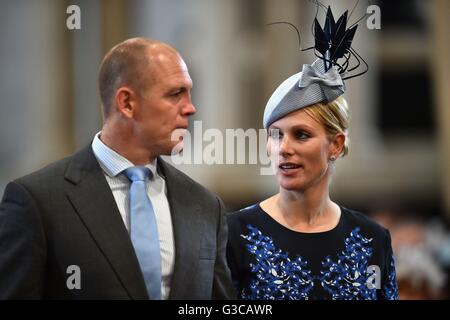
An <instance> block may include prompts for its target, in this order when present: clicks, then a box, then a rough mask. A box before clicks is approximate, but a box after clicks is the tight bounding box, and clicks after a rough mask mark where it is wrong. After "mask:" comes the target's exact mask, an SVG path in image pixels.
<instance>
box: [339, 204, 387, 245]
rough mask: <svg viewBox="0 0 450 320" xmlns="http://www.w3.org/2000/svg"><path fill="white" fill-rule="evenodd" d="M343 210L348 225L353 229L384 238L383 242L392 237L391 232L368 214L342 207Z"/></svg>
mask: <svg viewBox="0 0 450 320" xmlns="http://www.w3.org/2000/svg"><path fill="white" fill-rule="evenodd" d="M341 210H342V214H343V215H344V216H345V219H346V221H347V223H348V224H350V225H351V226H352V227H353V228H358V229H359V230H361V231H362V232H364V233H367V234H371V235H372V236H375V237H377V238H382V239H383V240H385V239H386V237H390V235H389V231H388V230H387V229H386V228H384V227H383V226H382V225H380V224H379V223H378V222H376V221H374V220H373V219H372V218H370V217H369V216H367V214H365V213H362V212H360V211H356V210H353V209H348V208H346V207H343V206H341Z"/></svg>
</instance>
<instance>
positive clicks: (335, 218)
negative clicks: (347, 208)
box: [261, 188, 340, 232]
mask: <svg viewBox="0 0 450 320" xmlns="http://www.w3.org/2000/svg"><path fill="white" fill-rule="evenodd" d="M261 207H262V208H263V209H264V210H265V211H266V212H267V213H269V215H271V216H272V218H274V219H275V220H276V221H277V222H279V223H281V224H282V225H284V226H286V227H288V228H290V229H292V230H295V231H301V232H322V231H328V230H331V229H333V228H334V227H335V226H336V225H337V224H338V222H339V219H340V208H339V206H338V205H337V204H335V203H334V202H332V201H331V199H330V197H329V193H328V188H325V189H322V188H310V189H308V190H306V191H302V192H300V191H291V190H285V189H282V188H281V189H280V192H279V193H278V194H277V195H275V196H273V197H272V198H269V199H267V200H266V201H263V202H262V203H261Z"/></svg>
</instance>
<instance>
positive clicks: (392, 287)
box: [383, 254, 398, 300]
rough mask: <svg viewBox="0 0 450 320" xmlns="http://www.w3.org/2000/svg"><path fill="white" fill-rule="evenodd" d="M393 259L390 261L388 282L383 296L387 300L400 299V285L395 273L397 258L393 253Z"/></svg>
mask: <svg viewBox="0 0 450 320" xmlns="http://www.w3.org/2000/svg"><path fill="white" fill-rule="evenodd" d="M390 257H391V259H390V260H391V261H390V263H389V274H388V279H387V284H386V285H385V286H384V288H383V296H384V299H386V300H398V287H397V279H396V275H395V259H394V256H393V255H392V254H391V255H390Z"/></svg>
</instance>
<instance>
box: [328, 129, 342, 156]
mask: <svg viewBox="0 0 450 320" xmlns="http://www.w3.org/2000/svg"><path fill="white" fill-rule="evenodd" d="M345 139H346V137H345V134H343V133H341V132H340V133H337V134H336V135H335V136H334V137H333V138H332V140H331V143H330V156H335V157H336V158H338V157H339V156H340V155H341V154H342V153H343V152H344V146H345Z"/></svg>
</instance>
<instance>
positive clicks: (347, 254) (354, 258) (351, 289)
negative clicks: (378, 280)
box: [320, 228, 377, 300]
mask: <svg viewBox="0 0 450 320" xmlns="http://www.w3.org/2000/svg"><path fill="white" fill-rule="evenodd" d="M359 231H360V229H359V228H355V229H354V230H353V231H352V232H351V233H350V237H349V238H347V239H345V249H344V250H343V251H342V252H341V254H339V255H338V260H337V262H334V261H332V260H331V258H330V256H328V257H326V258H325V261H323V262H322V267H323V268H324V270H322V271H320V274H321V276H320V282H321V284H322V287H324V288H325V290H326V291H327V292H328V293H329V294H330V295H331V299H333V300H350V299H357V300H359V299H364V300H372V299H376V298H377V292H376V288H375V286H372V287H370V286H368V285H367V284H368V283H369V280H370V279H369V277H370V276H371V274H368V272H367V270H368V267H369V265H368V261H369V258H370V257H371V256H372V251H373V249H372V248H371V247H370V246H369V244H370V243H371V242H372V239H367V238H364V237H363V236H362V235H361V234H360V233H359Z"/></svg>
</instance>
